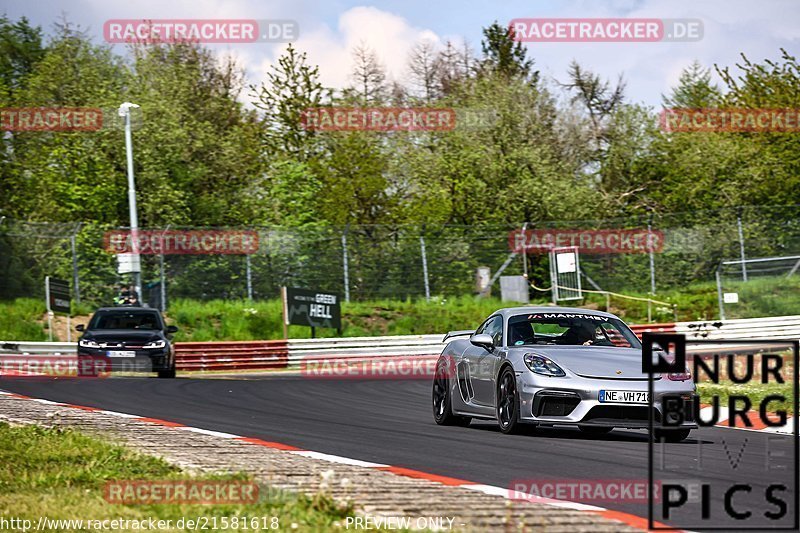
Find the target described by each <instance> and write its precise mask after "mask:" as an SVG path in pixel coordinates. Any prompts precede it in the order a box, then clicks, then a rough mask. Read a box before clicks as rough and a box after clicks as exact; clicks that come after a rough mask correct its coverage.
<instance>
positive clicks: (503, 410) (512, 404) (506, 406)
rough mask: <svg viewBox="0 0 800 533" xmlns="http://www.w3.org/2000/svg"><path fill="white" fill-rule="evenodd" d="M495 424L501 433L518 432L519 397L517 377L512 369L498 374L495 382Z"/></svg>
mask: <svg viewBox="0 0 800 533" xmlns="http://www.w3.org/2000/svg"><path fill="white" fill-rule="evenodd" d="M496 410H497V422H498V423H499V424H500V431H502V432H503V433H516V432H517V431H518V430H519V427H520V423H519V396H518V395H517V376H516V374H514V369H513V368H511V367H510V366H507V367H505V368H504V369H503V371H502V372H500V379H498V380H497V409H496Z"/></svg>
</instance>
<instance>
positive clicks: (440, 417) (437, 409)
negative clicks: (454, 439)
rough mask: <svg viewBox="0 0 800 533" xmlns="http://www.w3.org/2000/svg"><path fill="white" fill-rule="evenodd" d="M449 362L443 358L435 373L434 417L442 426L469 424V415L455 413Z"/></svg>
mask: <svg viewBox="0 0 800 533" xmlns="http://www.w3.org/2000/svg"><path fill="white" fill-rule="evenodd" d="M448 376H449V373H448V364H447V361H446V360H442V361H440V362H439V363H437V365H436V371H435V373H434V375H433V394H432V399H433V419H434V420H435V421H436V423H437V424H439V425H440V426H468V425H469V423H470V420H472V419H471V418H470V417H468V416H459V415H455V414H453V404H452V401H451V398H450V379H449V377H448Z"/></svg>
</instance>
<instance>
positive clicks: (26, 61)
mask: <svg viewBox="0 0 800 533" xmlns="http://www.w3.org/2000/svg"><path fill="white" fill-rule="evenodd" d="M43 56H44V45H43V43H42V28H41V27H39V26H36V27H32V26H31V25H30V22H28V19H27V18H25V17H22V18H21V19H20V20H19V21H17V22H14V23H12V22H10V21H9V19H8V17H6V16H5V15H2V16H0V86H2V87H5V88H6V89H7V90H8V91H14V90H15V89H18V88H19V87H20V86H21V84H22V80H23V78H24V77H25V76H27V75H28V74H30V73H31V72H32V71H33V66H34V65H35V64H36V63H37V62H38V61H39V60H41V59H42V57H43Z"/></svg>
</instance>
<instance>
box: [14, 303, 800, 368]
mask: <svg viewBox="0 0 800 533" xmlns="http://www.w3.org/2000/svg"><path fill="white" fill-rule="evenodd" d="M632 327H633V330H634V332H636V334H637V335H639V336H641V334H642V333H643V332H645V331H652V332H658V333H684V334H685V335H686V336H687V338H689V339H691V338H699V339H731V340H738V339H742V340H746V339H770V338H776V339H778V338H782V339H800V315H796V316H782V317H769V318H748V319H739V320H726V321H712V320H709V321H696V322H677V323H664V324H639V325H634V326H632ZM443 337H444V335H443V334H440V335H398V336H386V337H345V338H330V339H290V340H289V341H284V340H278V341H242V342H179V343H176V345H175V348H176V358H177V364H178V370H246V369H252V370H256V369H276V368H298V367H301V366H302V365H303V364H304V363H305V364H308V363H310V362H315V363H319V362H323V361H342V360H346V361H347V362H348V363H353V364H355V363H358V362H361V361H365V360H372V359H375V358H381V357H417V356H434V355H438V354H439V353H441V351H442V348H443V347H444V343H442V338H443ZM4 353H5V354H61V355H70V354H74V353H75V343H66V342H52V343H51V342H18V341H0V355H2V354H4Z"/></svg>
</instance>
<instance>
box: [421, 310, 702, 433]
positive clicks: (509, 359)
mask: <svg viewBox="0 0 800 533" xmlns="http://www.w3.org/2000/svg"><path fill="white" fill-rule="evenodd" d="M451 338H452V340H451V341H450V342H449V343H448V344H447V346H446V347H445V349H444V351H443V352H442V355H441V356H440V357H439V360H438V361H437V364H436V372H435V374H434V380H433V416H434V419H435V420H436V423H437V424H443V425H466V424H469V422H470V420H471V419H473V418H476V419H493V420H497V422H498V423H499V424H500V430H501V431H502V432H503V433H513V432H514V431H515V430H517V429H519V426H520V425H521V424H523V423H526V424H535V425H540V426H554V425H564V424H566V425H577V426H578V427H579V428H580V429H581V430H582V431H585V432H587V433H591V434H595V435H601V434H605V433H608V432H609V431H611V430H612V429H614V428H615V427H620V428H639V429H642V428H645V429H646V428H647V427H648V426H649V412H648V400H649V398H648V383H647V374H643V373H642V345H641V343H640V342H639V339H638V338H637V337H636V334H635V333H634V332H633V331H631V329H630V328H629V327H628V326H627V325H625V323H624V322H622V320H620V319H619V318H617V317H616V316H614V315H612V314H610V313H604V312H601V311H591V310H587V309H574V308H564V307H515V308H509V309H500V310H499V311H497V312H495V313H493V314H492V315H491V316H490V317H489V318H487V319H486V320H485V321H484V322H483V324H481V326H480V327H479V328H478V329H477V330H475V331H474V332H473V331H459V332H451V333H448V334H447V336H446V337H445V340H447V339H451ZM654 394H655V397H654V398H653V405H654V407H655V410H654V413H653V420H654V428H655V437H656V438H659V439H661V438H663V439H665V440H667V441H681V440H683V439H685V438H686V437H688V436H689V432H690V431H691V430H692V429H694V428H696V427H697V424H696V423H695V421H694V413H695V402H696V393H695V384H694V381H693V380H692V376H691V374H690V373H689V372H688V370H687V372H686V373H681V374H661V375H659V374H656V375H655V376H654ZM667 397H669V401H670V402H675V401H677V402H684V405H682V406H681V409H682V411H683V413H685V416H684V417H683V420H680V419H678V418H672V417H674V416H675V415H674V414H673V413H674V412H675V411H676V409H670V410H669V413H668V415H667V416H668V417H669V419H668V420H667V421H665V420H663V419H662V413H663V412H664V411H663V403H664V401H665V400H666V399H667ZM676 422H677V423H676Z"/></svg>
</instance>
